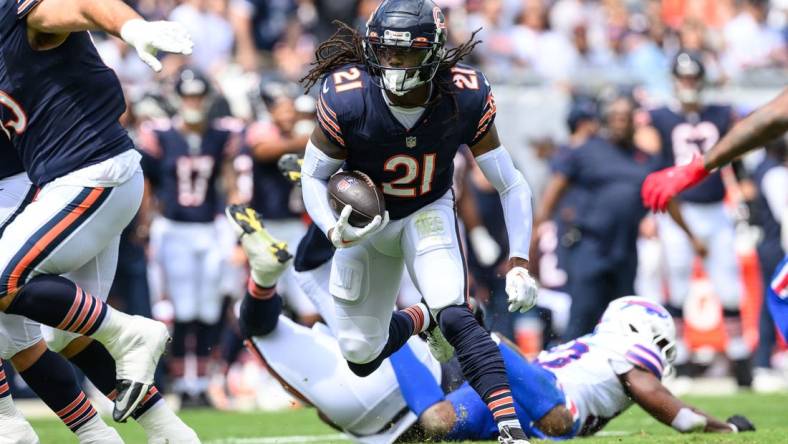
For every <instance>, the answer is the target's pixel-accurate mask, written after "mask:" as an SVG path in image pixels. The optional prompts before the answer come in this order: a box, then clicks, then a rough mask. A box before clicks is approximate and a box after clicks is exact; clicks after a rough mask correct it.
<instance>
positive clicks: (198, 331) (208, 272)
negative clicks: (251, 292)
mask: <svg viewBox="0 0 788 444" xmlns="http://www.w3.org/2000/svg"><path fill="white" fill-rule="evenodd" d="M223 262H224V261H223V258H222V254H221V252H220V251H218V250H210V251H208V252H207V253H205V255H204V256H203V258H202V261H201V264H200V268H201V270H200V275H201V276H202V282H201V285H200V288H199V291H198V293H197V297H198V308H197V322H196V328H195V355H196V356H197V381H196V391H197V397H198V399H199V401H200V403H201V404H206V405H210V401H209V399H208V395H207V391H208V386H209V383H210V375H209V371H210V370H211V367H212V358H211V356H212V352H213V350H214V349H215V347H216V343H217V342H218V340H219V321H220V317H221V315H222V306H223V304H222V301H223V297H222V293H221V272H222V269H223V266H224V264H223Z"/></svg>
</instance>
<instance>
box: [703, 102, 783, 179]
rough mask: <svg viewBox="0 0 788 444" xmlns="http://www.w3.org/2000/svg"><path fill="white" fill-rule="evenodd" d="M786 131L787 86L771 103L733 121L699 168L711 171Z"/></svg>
mask: <svg viewBox="0 0 788 444" xmlns="http://www.w3.org/2000/svg"><path fill="white" fill-rule="evenodd" d="M786 131H788V88H785V89H784V90H783V92H782V93H780V95H779V96H777V97H776V98H774V99H773V100H772V101H771V102H769V103H767V104H766V105H764V106H762V107H760V108H758V109H757V110H755V111H753V113H752V114H750V115H749V116H747V117H746V118H744V119H742V120H741V121H740V122H739V123H738V124H736V125H735V126H734V127H733V128H732V129H731V130H730V131H728V134H726V135H725V137H723V138H722V139H720V141H719V142H717V145H715V146H714V147H713V148H712V149H711V150H709V151H708V152H707V153H706V155H705V156H704V162H703V167H704V168H705V169H706V171H711V170H714V169H716V168H719V167H721V166H723V165H727V164H728V163H730V162H731V161H733V160H734V159H735V158H737V157H739V156H741V155H742V154H744V153H746V152H747V151H750V150H751V149H754V148H757V147H759V146H762V145H763V144H765V143H767V142H769V141H771V140H773V139H775V138H776V137H779V136H780V135H782V134H783V133H785V132H786Z"/></svg>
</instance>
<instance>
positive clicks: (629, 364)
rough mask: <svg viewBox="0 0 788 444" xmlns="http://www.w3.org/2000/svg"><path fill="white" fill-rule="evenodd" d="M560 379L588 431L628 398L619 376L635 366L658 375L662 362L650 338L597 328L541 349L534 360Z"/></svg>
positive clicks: (620, 408) (627, 402)
mask: <svg viewBox="0 0 788 444" xmlns="http://www.w3.org/2000/svg"><path fill="white" fill-rule="evenodd" d="M536 362H537V363H538V364H539V365H541V366H542V367H543V368H545V369H547V370H549V371H550V372H551V373H553V374H554V375H555V376H556V378H557V379H558V383H559V385H560V386H561V388H562V389H563V391H564V394H565V395H566V398H567V405H568V406H569V409H570V410H571V411H572V414H573V415H574V416H575V419H579V420H580V429H579V432H578V434H579V435H590V434H593V433H595V432H597V431H598V430H600V429H601V428H602V427H604V425H605V424H607V422H608V421H610V420H611V419H613V418H615V417H616V416H617V415H618V414H619V413H621V412H623V411H624V410H626V409H627V408H628V407H629V406H630V405H631V404H632V400H630V399H629V397H628V396H627V394H626V392H625V391H624V387H623V385H622V384H621V381H620V380H619V375H623V374H624V373H627V372H628V371H630V370H632V369H633V368H634V367H636V366H637V367H639V368H641V369H643V370H646V371H649V372H651V373H652V374H654V376H656V377H657V378H659V379H661V378H662V374H663V371H664V369H665V368H666V366H667V365H666V364H667V363H666V362H665V360H664V358H663V357H662V354H661V353H660V352H659V350H658V349H657V347H656V346H655V345H653V344H650V343H647V342H645V341H643V340H640V339H638V338H633V337H628V336H618V335H613V334H611V333H596V334H590V335H586V336H583V337H581V338H578V339H577V340H575V341H571V342H568V343H566V344H562V345H560V346H558V347H554V348H552V349H550V350H547V351H544V352H542V353H540V354H539V356H538V357H537V361H536Z"/></svg>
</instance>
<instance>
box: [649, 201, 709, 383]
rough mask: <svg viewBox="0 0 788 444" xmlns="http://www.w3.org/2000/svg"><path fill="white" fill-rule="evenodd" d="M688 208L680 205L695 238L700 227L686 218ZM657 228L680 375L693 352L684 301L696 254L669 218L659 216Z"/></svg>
mask: <svg viewBox="0 0 788 444" xmlns="http://www.w3.org/2000/svg"><path fill="white" fill-rule="evenodd" d="M685 206H686V204H680V208H681V209H682V215H683V216H684V219H685V221H686V223H687V224H688V225H689V226H690V228H691V229H692V230H695V231H694V232H695V233H696V235H699V233H697V232H696V230H697V228H696V225H697V224H696V223H695V220H694V219H692V218H691V216H690V218H687V217H688V216H689V215H688V214H687V212H686V211H684V207H685ZM657 227H658V229H659V230H658V232H659V240H660V242H661V244H662V253H663V259H664V264H665V267H666V271H667V278H668V281H667V283H668V303H667V304H665V308H667V309H668V311H669V312H670V314H671V315H672V316H673V319H674V320H675V322H676V336H677V340H676V348H677V352H678V353H677V357H676V362H675V363H674V365H675V366H676V367H677V368H678V370H679V373H681V371H682V370H681V369H682V368H684V367H686V365H685V364H687V363H688V362H689V360H690V352H689V350H688V349H687V345H686V344H685V343H684V340H683V331H684V302H685V301H686V299H687V296H688V295H689V291H690V281H691V279H692V266H693V260H694V258H695V252H694V251H693V250H692V244H691V242H690V240H689V238H688V237H687V235H686V234H685V233H684V232H683V231H681V228H679V226H678V225H676V223H675V222H673V220H672V219H671V218H670V217H669V216H667V215H659V216H658V217H657Z"/></svg>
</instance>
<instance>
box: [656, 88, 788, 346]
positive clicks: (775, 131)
mask: <svg viewBox="0 0 788 444" xmlns="http://www.w3.org/2000/svg"><path fill="white" fill-rule="evenodd" d="M786 131H788V88H786V89H784V90H783V91H782V93H780V95H779V96H777V97H776V98H775V99H773V100H772V101H771V102H769V103H767V104H766V105H764V106H763V107H761V108H759V109H757V110H755V111H754V112H753V113H752V114H750V115H749V116H748V117H747V118H745V119H744V120H742V121H741V122H739V123H738V124H737V125H736V126H734V127H733V129H731V130H730V132H728V134H727V135H726V136H725V137H723V138H722V140H720V141H719V143H717V145H715V146H714V147H713V148H712V149H710V150H709V151H708V152H706V154H705V155H703V156H697V155H696V156H694V157H693V158H692V160H691V161H690V162H689V163H688V164H686V165H680V166H674V167H670V168H666V169H664V170H661V171H657V172H656V173H652V174H651V175H649V176H648V178H646V181H645V182H644V183H643V189H642V196H643V202H644V203H645V204H646V206H648V207H651V208H652V209H654V210H655V211H665V209H666V208H667V206H668V204H669V203H670V201H671V200H672V199H673V198H674V197H676V196H677V195H678V194H679V193H680V192H682V191H683V190H686V189H688V188H691V187H692V186H694V185H695V184H697V183H699V182H700V181H702V180H703V179H705V178H706V177H707V176H708V175H709V174H710V173H711V172H712V171H714V170H715V169H717V168H720V167H722V166H724V165H726V164H728V163H729V162H731V161H732V160H733V159H735V158H737V157H739V156H741V155H742V154H744V153H746V152H748V151H750V150H753V149H755V148H758V147H760V146H763V145H764V144H765V143H767V142H769V141H771V140H773V139H775V138H776V137H779V136H781V135H782V134H784V133H785V132H786ZM786 226H788V224H783V230H784V231H783V236H788V233H786V232H785V230H786V228H785V227H786ZM767 303H768V305H769V310H770V311H771V313H772V318H773V319H774V322H775V324H777V328H778V329H779V330H780V332H781V333H782V335H783V337H784V338H788V257H786V258H785V259H783V261H782V263H780V265H778V266H777V271H776V272H775V274H774V277H773V278H772V282H771V284H770V290H769V295H768V300H767Z"/></svg>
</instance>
